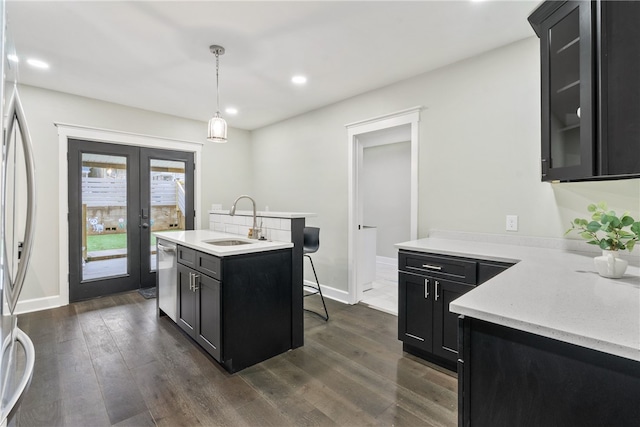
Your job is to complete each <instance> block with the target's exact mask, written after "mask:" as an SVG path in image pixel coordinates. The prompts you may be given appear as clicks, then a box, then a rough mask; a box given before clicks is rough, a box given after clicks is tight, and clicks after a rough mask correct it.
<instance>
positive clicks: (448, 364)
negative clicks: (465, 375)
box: [402, 343, 458, 372]
mask: <svg viewBox="0 0 640 427" xmlns="http://www.w3.org/2000/svg"><path fill="white" fill-rule="evenodd" d="M402 350H403V351H405V352H407V353H409V354H411V355H413V356H416V357H419V358H420V359H424V360H426V361H427V362H431V363H433V364H435V365H438V366H440V367H442V368H445V369H448V370H450V371H452V372H458V363H457V361H456V362H452V361H451V360H447V359H444V358H442V357H440V356H436V355H435V354H433V353H429V352H428V351H424V350H421V349H419V348H416V347H414V346H412V345H410V344H406V343H402Z"/></svg>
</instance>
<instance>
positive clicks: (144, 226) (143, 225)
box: [140, 222, 149, 228]
mask: <svg viewBox="0 0 640 427" xmlns="http://www.w3.org/2000/svg"><path fill="white" fill-rule="evenodd" d="M140 227H142V228H149V224H148V223H146V222H143V223H142V225H141V226H140Z"/></svg>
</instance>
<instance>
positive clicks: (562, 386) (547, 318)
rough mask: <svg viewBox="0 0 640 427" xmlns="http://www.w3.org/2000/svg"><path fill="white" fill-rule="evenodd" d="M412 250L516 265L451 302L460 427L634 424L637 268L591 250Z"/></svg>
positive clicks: (433, 242) (639, 340) (638, 384)
mask: <svg viewBox="0 0 640 427" xmlns="http://www.w3.org/2000/svg"><path fill="white" fill-rule="evenodd" d="M397 247H398V248H400V249H401V250H405V251H414V252H417V253H428V254H439V255H447V256H455V257H471V258H474V259H485V260H491V261H499V262H511V263H515V265H513V266H512V267H510V268H508V269H507V270H505V271H504V272H502V273H500V274H498V275H497V276H495V277H493V278H491V279H490V280H488V281H486V282H485V283H484V284H482V285H480V286H477V287H476V288H474V289H473V290H471V291H469V292H467V293H465V294H464V295H463V296H461V297H460V298H457V299H455V300H454V301H452V302H451V303H450V307H449V308H450V310H451V311H452V312H455V313H458V314H460V315H461V317H460V319H461V320H460V329H459V333H458V340H459V345H458V351H459V352H460V355H459V361H458V379H459V389H458V393H459V397H460V400H459V408H458V409H459V425H462V426H468V425H472V426H485V425H491V426H500V425H505V426H507V425H509V426H511V425H518V426H527V425H532V426H533V425H581V426H583V425H634V424H633V423H637V420H638V419H640V400H639V399H640V269H639V268H638V267H637V265H638V264H637V261H638V259H637V256H634V257H632V258H633V259H632V264H635V265H632V266H631V265H630V266H629V268H628V270H627V273H626V274H625V276H624V277H623V278H622V279H617V280H614V279H606V278H603V277H600V276H599V275H598V274H597V272H596V271H595V268H594V265H593V257H594V255H597V254H595V253H586V252H569V251H566V250H562V249H550V248H545V247H528V246H520V245H508V244H495V243H487V242H478V241H472V240H457V239H447V238H427V239H421V240H417V241H412V242H406V243H401V244H399V245H397Z"/></svg>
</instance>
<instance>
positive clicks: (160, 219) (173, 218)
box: [149, 159, 187, 271]
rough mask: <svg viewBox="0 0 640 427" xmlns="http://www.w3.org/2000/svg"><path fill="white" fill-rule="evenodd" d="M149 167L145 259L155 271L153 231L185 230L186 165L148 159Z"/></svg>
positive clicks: (179, 162) (178, 162) (171, 161)
mask: <svg viewBox="0 0 640 427" xmlns="http://www.w3.org/2000/svg"><path fill="white" fill-rule="evenodd" d="M149 166H150V168H149V169H150V170H149V194H150V195H151V218H150V220H151V222H150V224H149V225H150V227H151V233H150V237H149V249H150V259H149V261H150V266H151V271H156V238H155V236H154V234H153V232H156V231H173V230H186V221H185V218H186V215H185V214H186V209H187V204H186V201H187V198H186V180H185V172H186V164H185V162H183V161H173V160H160V159H150V162H149Z"/></svg>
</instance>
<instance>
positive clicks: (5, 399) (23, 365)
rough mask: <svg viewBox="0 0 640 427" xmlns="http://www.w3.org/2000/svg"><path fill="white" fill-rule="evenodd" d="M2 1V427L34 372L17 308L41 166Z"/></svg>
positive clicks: (31, 349) (30, 348)
mask: <svg viewBox="0 0 640 427" xmlns="http://www.w3.org/2000/svg"><path fill="white" fill-rule="evenodd" d="M5 6H6V5H5V0H0V21H1V24H2V27H1V29H0V50H1V52H0V53H1V58H2V62H1V65H0V75H2V76H3V79H2V85H0V117H2V162H1V166H0V342H1V343H2V349H1V351H0V427H2V426H5V425H6V424H7V421H8V420H9V419H10V417H11V416H12V415H13V414H14V413H15V410H16V409H17V407H18V405H19V403H20V401H21V399H22V397H23V396H24V393H25V391H26V389H27V388H28V386H29V382H30V381H31V377H32V374H33V366H34V361H35V350H34V347H33V343H32V342H31V340H30V339H29V337H28V336H27V334H25V333H24V332H23V331H22V330H20V328H19V325H18V317H17V315H16V306H17V304H18V299H19V297H20V293H21V291H22V287H23V285H24V283H25V277H26V274H27V271H28V265H29V258H30V256H31V248H32V245H33V236H34V223H33V221H34V218H35V166H34V162H33V149H32V144H31V136H30V134H29V130H28V127H27V121H26V118H25V115H24V110H23V108H22V103H21V101H20V96H19V94H18V84H17V83H18V62H17V61H16V58H17V56H16V52H15V49H14V47H13V43H12V40H11V35H10V34H11V32H10V31H9V30H8V28H7V18H6V7H5Z"/></svg>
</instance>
